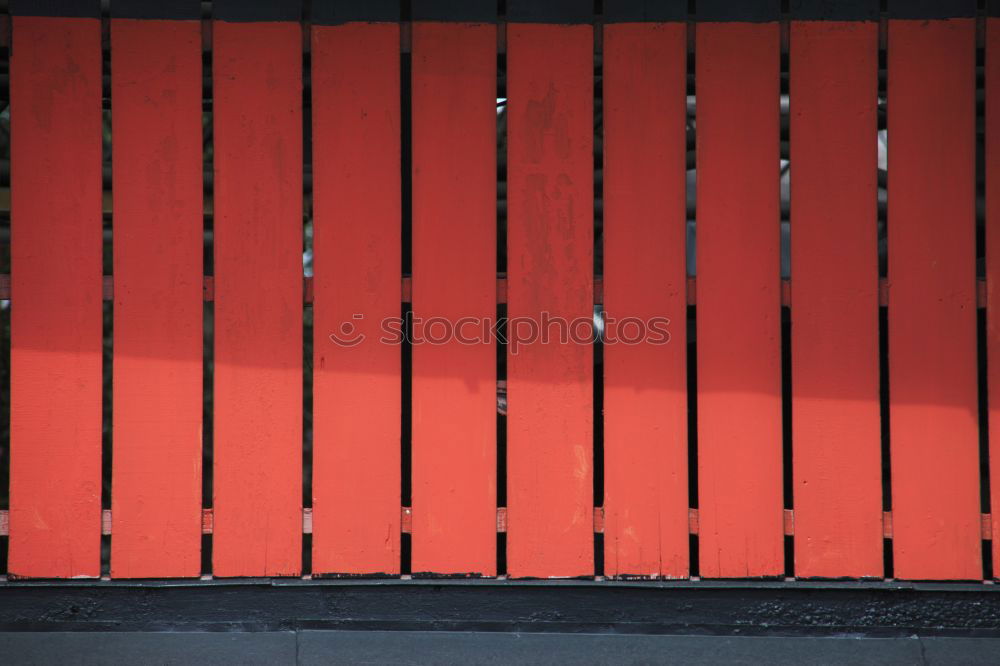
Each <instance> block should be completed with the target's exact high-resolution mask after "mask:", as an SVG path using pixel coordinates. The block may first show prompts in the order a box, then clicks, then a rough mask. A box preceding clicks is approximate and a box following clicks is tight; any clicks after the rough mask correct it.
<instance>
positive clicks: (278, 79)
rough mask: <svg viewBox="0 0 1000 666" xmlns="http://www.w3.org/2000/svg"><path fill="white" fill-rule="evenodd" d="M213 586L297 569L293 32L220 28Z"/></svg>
mask: <svg viewBox="0 0 1000 666" xmlns="http://www.w3.org/2000/svg"><path fill="white" fill-rule="evenodd" d="M212 30H213V33H214V45H213V46H214V51H213V53H212V64H213V70H214V71H213V85H214V87H215V99H214V124H215V190H214V194H215V218H214V223H215V403H214V409H215V429H214V447H215V448H214V463H215V464H214V467H215V472H214V484H215V500H214V506H215V532H214V535H213V544H212V548H213V550H212V557H213V565H212V566H213V573H214V574H215V575H217V576H265V575H266V576H276V575H296V574H298V573H299V571H300V569H301V564H302V549H301V546H302V73H301V65H302V56H301V46H302V42H301V39H302V38H301V32H300V30H301V28H300V26H299V24H298V23H226V22H223V21H214V22H213V25H212Z"/></svg>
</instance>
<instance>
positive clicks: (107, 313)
mask: <svg viewBox="0 0 1000 666" xmlns="http://www.w3.org/2000/svg"><path fill="white" fill-rule="evenodd" d="M108 14H109V10H108V9H107V8H102V9H101V24H102V26H108V25H109V21H110V17H109V15H108ZM101 34H102V37H101V81H102V83H101V98H102V110H101V121H102V122H101V124H102V134H103V136H102V141H101V167H102V168H101V171H102V176H101V180H102V189H103V191H104V192H109V193H111V192H112V187H113V185H112V176H113V172H112V168H113V167H112V159H111V153H112V146H111V142H112V133H111V129H112V122H113V119H112V115H111V114H112V103H113V100H112V99H111V43H110V39H111V34H110V30H102V31H101ZM101 217H102V221H103V223H102V225H101V226H102V229H103V236H104V238H103V240H104V243H103V250H102V264H103V271H102V273H103V274H104V275H106V276H113V275H114V263H115V262H114V222H113V220H114V211H113V210H112V211H111V214H102V216H101ZM101 311H102V322H103V325H102V334H101V341H102V344H101V509H102V510H110V509H111V468H112V456H113V450H112V446H113V437H114V435H113V425H114V423H113V409H114V405H113V399H112V397H113V396H112V378H113V372H114V367H113V362H114V361H113V355H114V299H110V300H102V308H101ZM101 524H102V530H101V532H102V534H101V576H110V575H111V535H110V534H104V533H103V532H104V530H103V524H104V520H103V516H102V518H101Z"/></svg>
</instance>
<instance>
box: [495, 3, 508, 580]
mask: <svg viewBox="0 0 1000 666" xmlns="http://www.w3.org/2000/svg"><path fill="white" fill-rule="evenodd" d="M505 9H506V7H505V3H504V2H503V0H500V2H499V3H498V5H497V16H498V18H501V19H502V18H503V17H504V14H505ZM503 29H504V27H503V26H502V25H498V26H497V30H498V31H501V30H503ZM496 165H497V218H496V226H497V274H498V275H506V273H507V55H506V54H505V53H497V137H496ZM496 315H497V332H498V335H497V340H496V351H497V365H496V372H497V440H496V446H497V479H496V483H497V486H496V488H497V509H500V508H506V507H507V343H506V339H507V338H506V326H503V325H502V322H504V321H506V318H507V305H506V304H502V303H498V304H497V308H496ZM496 563H497V576H506V575H507V533H506V532H500V531H499V530H498V531H497V561H496Z"/></svg>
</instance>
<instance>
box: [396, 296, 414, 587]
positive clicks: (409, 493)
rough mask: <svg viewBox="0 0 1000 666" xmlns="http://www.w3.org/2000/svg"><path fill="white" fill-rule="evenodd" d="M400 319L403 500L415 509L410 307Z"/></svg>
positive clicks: (407, 555) (406, 539)
mask: <svg viewBox="0 0 1000 666" xmlns="http://www.w3.org/2000/svg"><path fill="white" fill-rule="evenodd" d="M400 316H401V317H402V318H403V322H404V323H403V325H404V327H405V328H404V330H405V332H406V334H405V336H404V337H403V341H402V343H401V345H400V357H401V359H402V374H401V378H402V381H401V382H400V385H401V393H402V396H401V399H402V410H401V414H402V424H401V429H400V446H401V449H400V454H401V455H400V481H401V484H400V500H401V504H402V506H412V503H413V482H412V473H413V447H412V439H411V437H412V432H413V430H412V422H413V421H412V418H411V411H410V405H411V399H412V397H413V388H412V387H413V384H412V380H413V365H412V361H413V347H412V345H411V344H410V341H411V340H412V339H413V310H412V306H411V304H410V303H403V304H402V307H401V312H400ZM399 543H400V551H399V554H400V562H399V566H400V573H401V574H403V575H409V574H410V573H411V569H410V562H411V553H412V548H411V545H412V542H411V537H410V534H408V533H405V532H404V533H402V534H401V535H400V542H399Z"/></svg>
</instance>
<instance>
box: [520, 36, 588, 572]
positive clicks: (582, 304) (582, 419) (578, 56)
mask: <svg viewBox="0 0 1000 666" xmlns="http://www.w3.org/2000/svg"><path fill="white" fill-rule="evenodd" d="M507 68H508V69H507V72H508V74H507V75H508V79H507V91H508V96H509V106H508V148H507V150H508V157H507V164H508V167H507V169H508V190H507V192H508V202H509V203H508V231H507V252H508V314H509V316H510V322H509V323H508V341H509V345H508V358H507V362H508V366H507V369H508V379H507V398H508V417H507V423H508V426H507V458H508V463H507V464H508V468H507V487H508V491H507V492H508V494H507V501H508V516H509V519H510V523H509V530H508V532H507V563H508V573H509V574H510V575H511V576H513V577H527V576H531V577H540V578H541V577H562V576H583V575H592V574H593V571H594V568H593V565H594V560H593V557H594V547H593V539H594V536H593V530H594V526H593V480H592V479H593V446H594V441H593V372H594V369H593V349H592V346H591V345H590V344H588V343H587V341H586V339H587V336H588V335H589V332H588V331H589V330H590V328H589V327H590V322H591V320H592V317H593V245H594V242H593V233H594V231H593V184H594V173H593V168H594V163H593V28H592V27H591V26H587V25H578V26H562V25H560V26H556V25H545V24H510V25H508V26H507ZM543 313H546V314H547V316H548V318H549V322H552V321H555V320H556V319H557V318H561V319H562V320H564V321H565V322H566V323H567V324H570V325H569V326H566V329H567V330H579V331H582V335H581V336H580V337H582V338H584V339H582V340H577V341H572V340H569V338H568V337H567V338H566V339H565V340H561V339H560V325H559V324H558V323H552V324H551V325H548V323H547V322H546V320H544V319H543ZM532 322H534V325H533V324H532ZM574 322H577V323H578V324H579V326H572V324H573V323H574ZM532 330H536V331H539V332H540V331H541V330H547V331H549V333H550V335H551V339H549V340H548V341H547V342H546V341H544V340H542V339H541V337H540V336H539V337H534V336H533V335H532ZM532 338H533V339H532Z"/></svg>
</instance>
